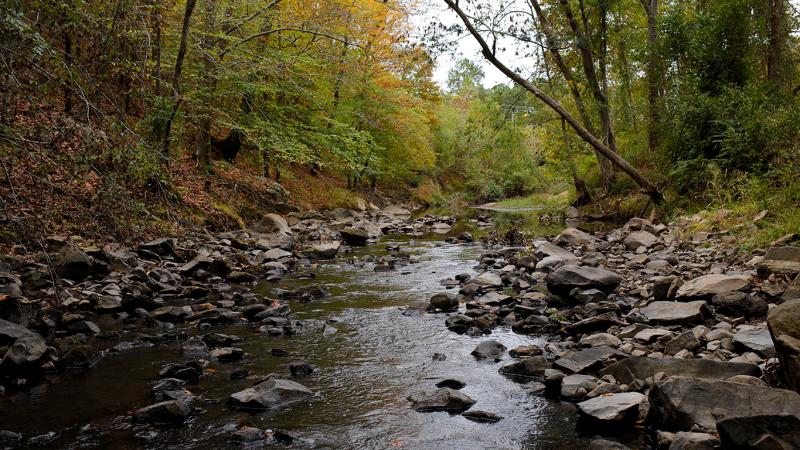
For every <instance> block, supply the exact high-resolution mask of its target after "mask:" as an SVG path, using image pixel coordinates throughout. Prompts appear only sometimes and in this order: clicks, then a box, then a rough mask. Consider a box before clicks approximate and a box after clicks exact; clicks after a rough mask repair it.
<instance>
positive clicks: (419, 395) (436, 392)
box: [408, 387, 475, 412]
mask: <svg viewBox="0 0 800 450" xmlns="http://www.w3.org/2000/svg"><path fill="white" fill-rule="evenodd" d="M408 400H409V401H410V402H411V407H412V408H414V410H415V411H419V412H433V411H449V412H463V411H466V410H468V409H469V408H470V407H471V406H472V405H474V404H475V400H473V399H472V398H470V397H469V396H467V395H466V394H464V393H462V392H461V391H457V390H455V389H450V388H446V387H443V388H438V389H425V390H423V391H417V392H414V393H412V394H411V395H409V396H408Z"/></svg>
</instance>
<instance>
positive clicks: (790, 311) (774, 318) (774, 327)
mask: <svg viewBox="0 0 800 450" xmlns="http://www.w3.org/2000/svg"><path fill="white" fill-rule="evenodd" d="M767 325H768V327H769V332H770V335H772V340H773V342H774V343H775V352H776V353H777V355H778V358H779V359H780V362H781V371H782V372H783V377H784V379H785V380H786V384H787V385H788V386H789V387H791V388H792V389H794V390H795V391H800V299H797V300H791V301H788V302H785V303H783V304H781V305H778V306H776V307H775V308H773V309H772V310H771V311H770V312H769V314H768V315H767Z"/></svg>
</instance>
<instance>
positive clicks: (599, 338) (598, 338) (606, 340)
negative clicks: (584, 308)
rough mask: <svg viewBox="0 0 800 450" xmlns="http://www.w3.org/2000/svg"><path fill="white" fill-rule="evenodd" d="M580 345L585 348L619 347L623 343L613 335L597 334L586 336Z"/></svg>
mask: <svg viewBox="0 0 800 450" xmlns="http://www.w3.org/2000/svg"><path fill="white" fill-rule="evenodd" d="M579 343H580V345H581V346H583V347H603V346H606V347H619V346H620V344H622V341H620V339H619V338H618V337H616V336H614V335H612V334H608V333H597V334H589V335H585V336H584V337H582V338H581V340H580V342H579Z"/></svg>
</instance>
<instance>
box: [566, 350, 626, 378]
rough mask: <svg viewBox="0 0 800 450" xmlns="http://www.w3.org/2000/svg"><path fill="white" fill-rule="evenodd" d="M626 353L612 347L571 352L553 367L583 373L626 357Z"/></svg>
mask: <svg viewBox="0 0 800 450" xmlns="http://www.w3.org/2000/svg"><path fill="white" fill-rule="evenodd" d="M624 356H626V355H625V354H624V353H621V352H618V351H617V350H615V349H613V348H611V347H595V348H587V349H585V350H577V351H569V352H567V353H565V354H563V355H562V356H561V357H560V358H558V359H557V360H556V361H555V362H554V363H553V365H554V366H555V367H557V368H560V369H564V370H567V371H568V372H571V373H583V372H585V371H587V370H590V369H594V368H597V367H598V366H601V365H602V364H603V362H604V361H606V360H608V359H610V358H612V357H624Z"/></svg>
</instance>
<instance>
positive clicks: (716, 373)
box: [600, 357, 761, 384]
mask: <svg viewBox="0 0 800 450" xmlns="http://www.w3.org/2000/svg"><path fill="white" fill-rule="evenodd" d="M600 373H601V374H602V375H612V376H613V377H614V379H616V380H617V381H618V382H620V383H625V384H630V383H633V381H634V380H644V379H647V378H651V377H653V376H654V375H655V374H657V373H663V374H664V375H665V376H668V377H670V376H678V377H692V378H706V379H712V380H724V379H727V378H730V377H733V376H736V375H749V376H754V377H758V376H761V369H759V368H758V366H757V365H755V364H750V363H737V362H726V361H714V360H711V359H680V358H664V359H657V358H647V357H633V358H626V359H623V360H622V361H618V362H616V363H614V364H612V365H610V366H608V367H606V368H604V369H602V370H601V371H600Z"/></svg>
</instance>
